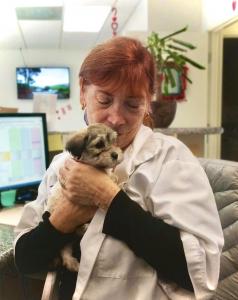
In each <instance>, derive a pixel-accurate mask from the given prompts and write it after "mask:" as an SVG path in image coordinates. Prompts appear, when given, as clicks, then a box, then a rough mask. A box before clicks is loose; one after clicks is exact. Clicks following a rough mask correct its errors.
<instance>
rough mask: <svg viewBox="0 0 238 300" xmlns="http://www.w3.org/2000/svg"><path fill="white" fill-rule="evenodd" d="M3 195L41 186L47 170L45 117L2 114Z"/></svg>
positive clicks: (0, 181)
mask: <svg viewBox="0 0 238 300" xmlns="http://www.w3.org/2000/svg"><path fill="white" fill-rule="evenodd" d="M0 137H1V142H0V191H4V190H9V189H18V188H25V187H30V186H35V185H39V183H40V182H41V180H42V178H43V175H44V173H45V171H46V168H47V167H48V140H47V128H46V117H45V114H44V113H0Z"/></svg>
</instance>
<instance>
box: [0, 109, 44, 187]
mask: <svg viewBox="0 0 238 300" xmlns="http://www.w3.org/2000/svg"><path fill="white" fill-rule="evenodd" d="M2 117H41V118H42V126H43V139H44V150H45V164H46V169H47V168H48V167H49V145H48V131H47V121H46V114H45V113H18V112H16V113H8V112H6V113H5V112H1V113H0V119H1V118H2ZM39 183H40V182H32V183H29V184H26V185H23V186H20V185H16V186H11V187H9V188H8V187H0V192H1V191H6V190H11V189H21V188H27V187H31V186H33V187H34V186H38V185H39Z"/></svg>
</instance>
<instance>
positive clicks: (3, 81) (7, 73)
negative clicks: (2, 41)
mask: <svg viewBox="0 0 238 300" xmlns="http://www.w3.org/2000/svg"><path fill="white" fill-rule="evenodd" d="M85 55H86V53H85V52H80V51H78V50H77V51H76V50H75V51H72V50H71V51H69V50H44V49H40V50H24V51H23V56H22V54H21V52H20V50H1V51H0V106H9V107H18V108H19V112H32V109H33V100H18V99H17V91H16V67H21V66H24V61H25V63H26V65H27V66H67V67H69V68H70V92H71V96H70V99H69V100H58V101H57V109H58V110H59V112H60V113H59V115H60V117H61V118H60V120H58V119H57V120H56V122H55V124H54V126H53V127H52V126H51V128H50V130H51V131H71V130H77V129H79V128H81V127H83V126H84V122H83V113H82V111H81V108H80V105H79V87H78V72H79V68H80V65H81V62H82V60H83V58H84V57H85ZM23 57H24V58H23ZM68 104H70V105H71V106H72V110H68V108H67V105H68ZM61 108H65V110H66V112H67V113H66V115H63V114H62V112H61Z"/></svg>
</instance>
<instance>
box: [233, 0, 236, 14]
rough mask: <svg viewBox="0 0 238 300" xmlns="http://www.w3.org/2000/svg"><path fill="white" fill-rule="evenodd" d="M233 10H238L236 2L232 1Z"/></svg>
mask: <svg viewBox="0 0 238 300" xmlns="http://www.w3.org/2000/svg"><path fill="white" fill-rule="evenodd" d="M232 9H233V10H234V11H235V10H236V1H235V0H234V1H232Z"/></svg>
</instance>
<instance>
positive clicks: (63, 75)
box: [16, 67, 70, 99]
mask: <svg viewBox="0 0 238 300" xmlns="http://www.w3.org/2000/svg"><path fill="white" fill-rule="evenodd" d="M16 82H17V98H18V99H33V93H49V94H57V98H58V99H69V97H70V83H69V68H67V67H58V68H57V67H37V68H36V67H34V68H26V67H23V68H16Z"/></svg>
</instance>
